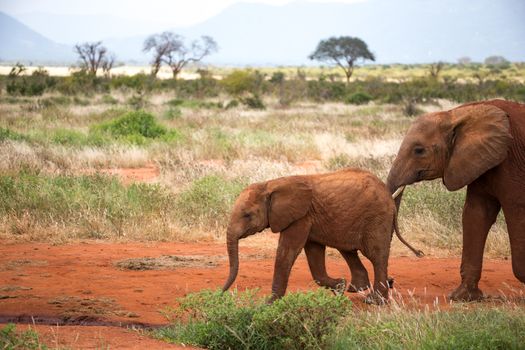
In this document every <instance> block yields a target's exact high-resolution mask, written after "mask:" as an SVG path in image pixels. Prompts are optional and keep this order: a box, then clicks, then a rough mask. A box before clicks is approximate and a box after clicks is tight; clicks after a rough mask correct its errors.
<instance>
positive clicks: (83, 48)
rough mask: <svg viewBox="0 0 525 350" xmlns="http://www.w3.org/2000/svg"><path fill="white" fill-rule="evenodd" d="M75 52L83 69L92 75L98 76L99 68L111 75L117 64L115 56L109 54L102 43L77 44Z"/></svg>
mask: <svg viewBox="0 0 525 350" xmlns="http://www.w3.org/2000/svg"><path fill="white" fill-rule="evenodd" d="M75 52H76V53H77V55H78V57H79V58H80V61H81V65H82V67H83V68H84V69H86V71H88V73H89V74H92V75H96V74H97V71H98V69H99V68H103V69H104V71H105V72H106V73H109V70H110V69H111V68H112V67H113V63H114V62H115V55H113V54H110V53H109V52H108V49H107V48H106V47H105V46H103V45H102V41H96V42H85V43H83V44H76V45H75Z"/></svg>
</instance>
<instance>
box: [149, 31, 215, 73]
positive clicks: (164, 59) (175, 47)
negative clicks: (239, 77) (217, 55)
mask: <svg viewBox="0 0 525 350" xmlns="http://www.w3.org/2000/svg"><path fill="white" fill-rule="evenodd" d="M217 50H218V47H217V43H216V42H215V40H213V38H212V37H210V36H206V35H203V36H201V38H200V40H194V41H192V42H191V43H190V45H186V44H185V40H184V37H183V36H181V35H178V34H175V33H173V32H163V33H160V34H154V35H151V36H149V37H148V38H147V39H146V40H145V41H144V47H143V51H144V52H149V51H153V58H152V60H151V74H152V75H153V76H156V75H157V73H158V72H159V69H160V67H161V65H162V64H163V63H165V64H167V65H168V66H170V68H171V70H172V72H173V78H177V75H178V74H179V73H180V71H181V70H182V69H183V68H184V66H186V64H188V63H189V62H198V61H200V60H202V59H203V58H204V57H206V56H208V55H210V54H212V53H214V52H216V51H217Z"/></svg>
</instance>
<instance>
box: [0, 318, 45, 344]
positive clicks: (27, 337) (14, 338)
mask: <svg viewBox="0 0 525 350" xmlns="http://www.w3.org/2000/svg"><path fill="white" fill-rule="evenodd" d="M0 349H7V350H15V349H24V350H32V349H35V350H46V349H47V346H45V345H44V344H40V340H39V338H38V333H36V332H35V331H34V330H32V329H29V330H27V331H24V332H17V331H16V326H15V325H14V324H12V323H10V324H7V325H5V326H4V327H3V328H2V329H0Z"/></svg>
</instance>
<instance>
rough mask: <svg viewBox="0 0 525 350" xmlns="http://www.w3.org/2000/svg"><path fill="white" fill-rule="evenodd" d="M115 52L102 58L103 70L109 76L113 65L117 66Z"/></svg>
mask: <svg viewBox="0 0 525 350" xmlns="http://www.w3.org/2000/svg"><path fill="white" fill-rule="evenodd" d="M116 59H117V58H116V56H115V54H112V53H111V54H109V55H107V56H106V57H104V59H103V60H102V72H104V75H105V76H107V77H109V74H110V71H111V70H112V69H113V66H115V61H116Z"/></svg>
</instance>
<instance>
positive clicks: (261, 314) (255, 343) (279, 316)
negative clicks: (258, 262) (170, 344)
mask: <svg viewBox="0 0 525 350" xmlns="http://www.w3.org/2000/svg"><path fill="white" fill-rule="evenodd" d="M179 303H180V305H179V308H178V309H176V310H174V311H172V312H171V313H170V316H171V317H173V325H172V326H170V327H167V328H164V329H160V330H158V331H156V333H155V335H156V336H157V337H159V338H161V339H164V340H166V341H176V342H183V343H186V344H193V345H197V346H202V347H206V348H207V349H276V350H277V349H320V348H324V347H325V346H326V345H327V343H328V340H329V339H330V337H331V336H332V334H333V333H334V332H335V329H336V326H337V324H338V322H339V321H340V320H341V319H342V318H343V317H344V316H345V315H346V314H347V313H348V312H349V311H350V309H351V302H350V301H349V300H348V298H346V297H344V296H334V295H333V294H332V293H331V292H329V291H327V290H325V289H322V288H319V289H317V290H316V291H313V292H305V293H289V294H287V295H285V296H284V297H283V298H281V299H279V300H277V301H275V302H274V303H273V304H271V305H266V304H265V302H264V299H262V298H257V297H256V291H253V290H251V291H250V290H248V291H246V292H243V293H239V292H236V291H234V292H232V293H222V292H220V291H209V290H205V291H201V292H198V293H193V294H189V295H188V296H186V297H184V298H182V299H180V300H179Z"/></svg>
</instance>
